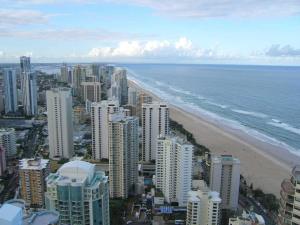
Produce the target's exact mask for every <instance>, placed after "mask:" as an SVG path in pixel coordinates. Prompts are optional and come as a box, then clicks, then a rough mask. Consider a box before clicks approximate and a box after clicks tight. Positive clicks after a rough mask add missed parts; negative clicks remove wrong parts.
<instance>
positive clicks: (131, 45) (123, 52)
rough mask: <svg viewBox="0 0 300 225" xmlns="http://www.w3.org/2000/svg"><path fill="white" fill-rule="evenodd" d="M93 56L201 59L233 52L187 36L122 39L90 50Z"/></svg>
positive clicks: (89, 54)
mask: <svg viewBox="0 0 300 225" xmlns="http://www.w3.org/2000/svg"><path fill="white" fill-rule="evenodd" d="M88 57H91V58H100V59H101V58H102V59H105V58H109V59H120V58H128V59H130V58H140V59H156V60H158V61H159V60H160V59H168V58H169V59H177V60H179V61H180V60H181V59H193V60H194V59H200V58H219V59H220V58H233V57H235V56H234V55H233V54H226V53H223V52H222V51H221V50H219V49H217V48H216V47H214V48H209V49H202V48H199V47H196V46H194V45H193V43H192V41H191V40H189V39H188V38H186V37H181V38H179V39H178V40H175V41H168V40H162V41H159V40H150V41H145V42H142V41H122V42H119V43H118V45H117V46H116V47H98V48H93V49H91V50H90V51H89V53H88Z"/></svg>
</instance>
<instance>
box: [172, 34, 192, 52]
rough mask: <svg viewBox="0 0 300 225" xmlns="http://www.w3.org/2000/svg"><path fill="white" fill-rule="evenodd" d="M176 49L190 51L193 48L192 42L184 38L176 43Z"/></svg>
mask: <svg viewBox="0 0 300 225" xmlns="http://www.w3.org/2000/svg"><path fill="white" fill-rule="evenodd" d="M175 47H176V49H184V50H190V49H191V48H192V41H191V40H188V39H187V38H185V37H182V38H180V39H179V40H178V41H177V42H176V43H175Z"/></svg>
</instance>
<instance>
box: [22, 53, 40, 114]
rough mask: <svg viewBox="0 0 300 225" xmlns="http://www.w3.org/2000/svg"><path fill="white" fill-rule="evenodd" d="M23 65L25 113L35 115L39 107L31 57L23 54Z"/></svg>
mask: <svg viewBox="0 0 300 225" xmlns="http://www.w3.org/2000/svg"><path fill="white" fill-rule="evenodd" d="M20 66H21V80H22V81H21V82H22V84H21V88H22V104H23V108H24V113H25V115H27V116H34V115H36V114H37V112H38V107H37V85H36V77H35V76H36V74H35V73H32V72H31V66H30V57H26V56H22V57H21V58H20Z"/></svg>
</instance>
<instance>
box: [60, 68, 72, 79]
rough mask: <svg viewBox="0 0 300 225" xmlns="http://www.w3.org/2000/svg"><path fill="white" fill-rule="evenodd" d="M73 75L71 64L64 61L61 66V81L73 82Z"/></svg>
mask: <svg viewBox="0 0 300 225" xmlns="http://www.w3.org/2000/svg"><path fill="white" fill-rule="evenodd" d="M71 75H72V71H71V70H70V68H69V66H68V65H67V64H66V63H64V64H63V65H62V66H61V67H60V81H61V82H64V83H71V81H70V80H71V79H70V77H71Z"/></svg>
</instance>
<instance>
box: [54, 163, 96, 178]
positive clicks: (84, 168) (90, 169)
mask: <svg viewBox="0 0 300 225" xmlns="http://www.w3.org/2000/svg"><path fill="white" fill-rule="evenodd" d="M94 173H95V165H94V164H91V163H88V162H85V161H80V160H74V161H70V162H68V163H65V164H64V165H63V166H62V167H60V168H59V170H58V174H59V175H61V176H63V177H66V178H69V179H71V180H74V181H76V182H85V180H86V179H88V181H89V182H90V181H91V180H92V178H93V176H94Z"/></svg>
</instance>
